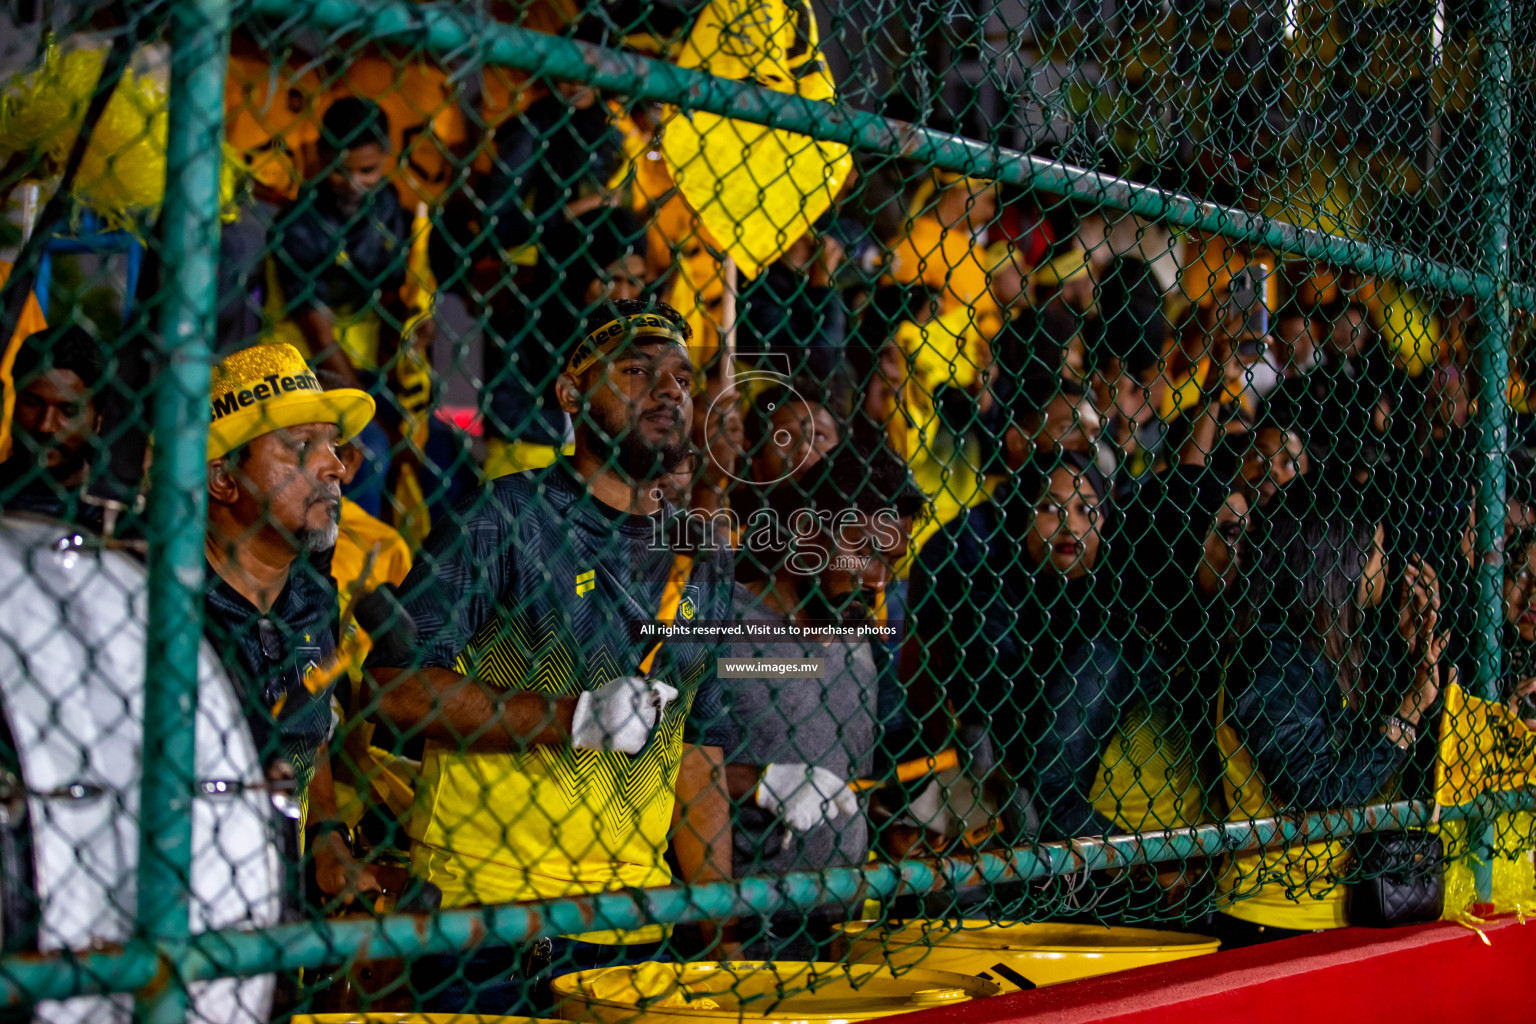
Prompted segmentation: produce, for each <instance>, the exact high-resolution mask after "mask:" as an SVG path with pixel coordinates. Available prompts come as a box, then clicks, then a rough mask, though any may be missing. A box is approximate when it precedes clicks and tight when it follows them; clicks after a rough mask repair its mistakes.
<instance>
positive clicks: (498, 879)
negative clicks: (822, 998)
mask: <svg viewBox="0 0 1536 1024" xmlns="http://www.w3.org/2000/svg"><path fill="white" fill-rule="evenodd" d="M689 335H690V331H689V328H688V326H687V323H686V321H684V319H683V318H682V316H681V315H680V314H678V312H677V311H676V310H674V309H672V307H670V306H667V305H665V304H663V303H646V302H642V301H640V300H634V299H621V300H616V301H614V302H611V303H607V304H605V305H604V306H603V307H601V308H600V309H599V310H598V311H596V312H595V313H593V315H592V316H590V317H588V319H587V322H586V325H585V333H584V335H583V336H582V337H581V339H580V340H579V341H578V342H577V343H576V344H575V345H574V347H573V349H572V351H571V352H570V354H569V355H568V356H567V357H566V361H565V370H564V372H563V373H562V374H561V375H560V377H559V379H558V381H557V383H556V393H557V394H558V396H559V400H560V405H561V408H562V409H564V410H565V411H566V412H567V413H569V414H570V416H571V418H572V420H573V422H574V424H575V446H574V453H573V455H572V456H570V458H569V459H561V460H559V461H557V462H556V463H555V465H554V466H553V467H551V468H549V469H548V470H545V471H541V472H526V473H515V474H510V475H507V476H503V477H499V478H497V479H496V480H493V481H491V483H490V484H488V485H487V486H486V487H485V489H484V490H482V491H481V492H480V493H479V494H477V495H475V496H474V497H473V498H472V499H470V500H468V501H466V502H461V503H460V505H459V506H458V507H457V508H456V509H455V511H454V513H453V514H452V515H450V516H448V517H446V518H445V519H444V520H442V521H441V522H439V523H438V524H437V525H436V526H435V527H434V528H433V530H432V534H431V536H430V537H428V539H427V542H426V545H425V546H424V547H423V549H422V550H421V552H420V553H419V554H418V556H417V559H416V563H415V566H414V567H413V568H412V570H411V573H410V575H409V576H408V577H407V578H406V580H405V583H404V584H403V585H402V586H401V588H400V592H401V599H402V602H403V603H404V605H405V607H406V609H407V611H409V612H410V614H411V617H412V619H413V620H414V621H415V623H416V626H417V639H416V640H415V641H414V642H411V643H408V642H405V641H404V640H403V639H401V640H395V641H393V642H387V643H385V644H382V645H381V646H379V647H377V648H375V650H374V652H373V656H372V657H371V658H370V659H369V663H368V669H369V673H370V676H371V678H372V681H373V683H374V686H375V688H376V694H375V700H376V702H377V706H378V708H379V717H380V718H382V719H383V720H384V723H385V725H384V727H383V728H381V730H380V732H379V733H378V734H376V735H377V736H378V739H377V740H376V742H380V745H384V746H387V745H388V744H387V743H384V742H383V737H384V734H385V733H386V732H387V731H388V728H389V727H390V726H393V727H394V729H396V730H398V732H399V733H400V735H402V736H407V735H410V736H422V737H424V739H425V741H426V748H425V752H424V755H423V757H422V766H421V781H420V782H419V783H418V784H417V787H416V806H415V810H414V812H413V814H412V816H411V820H410V825H409V831H410V835H411V838H412V840H413V851H412V872H413V874H414V875H416V876H417V877H419V878H424V879H426V880H427V881H430V882H432V883H433V884H435V885H436V886H437V887H438V888H439V889H441V890H442V894H443V905H444V906H445V907H455V906H466V905H471V904H497V903H509V902H515V901H519V900H531V899H539V898H548V897H559V896H572V895H577V894H583V893H595V892H604V891H613V890H616V889H624V888H630V887H644V886H657V885H666V884H668V883H669V882H670V881H671V877H672V876H671V872H670V871H669V870H668V868H667V866H666V863H665V861H664V860H663V854H664V852H665V850H666V847H667V840H668V832H669V830H670V829H671V826H672V820H673V810H674V806H675V805H678V804H680V805H681V807H682V812H683V820H682V824H681V825H680V826H679V829H678V835H679V838H680V839H681V837H682V836H683V835H685V834H691V833H693V834H697V835H700V836H714V835H717V834H718V833H717V832H716V831H714V830H713V829H714V827H716V826H718V824H719V822H720V821H721V819H722V818H723V817H724V815H723V814H721V815H720V818H712V819H710V820H711V821H712V822H714V823H715V824H714V825H712V826H709V827H708V828H706V827H705V826H701V825H698V824H697V821H698V820H699V819H697V818H694V819H690V817H689V816H690V815H694V814H698V813H702V812H703V808H702V807H701V805H700V804H699V803H695V802H694V801H693V797H694V796H695V795H696V794H694V793H691V792H689V791H688V788H687V787H689V786H691V785H692V784H693V780H696V779H698V778H700V776H699V774H698V773H697V772H696V771H695V770H694V768H693V767H692V766H694V765H696V763H697V762H698V760H699V759H706V760H709V761H711V763H712V764H713V765H715V766H716V767H718V766H719V764H720V754H719V750H718V749H716V748H702V747H701V745H700V743H699V741H700V739H701V737H702V731H701V729H700V728H698V727H696V723H699V724H700V725H702V724H705V719H706V718H707V716H709V715H712V714H717V713H718V710H717V709H718V707H719V696H718V694H719V689H718V687H719V681H718V680H717V679H716V677H715V655H716V650H715V648H714V646H713V645H711V644H707V643H702V642H695V641H692V640H675V641H673V640H669V641H668V642H667V643H666V644H665V645H664V646H662V647H661V649H660V651H659V653H656V654H655V656H654V657H655V660H654V662H652V661H650V659H649V658H648V653H649V652H650V648H651V646H652V645H653V643H654V641H653V640H651V639H647V638H646V637H644V636H639V635H635V633H633V632H632V628H633V627H634V626H635V625H637V624H640V623H645V622H650V621H652V620H655V619H657V618H661V617H667V618H673V617H674V616H673V615H672V614H671V613H669V612H668V611H664V610H663V602H664V599H665V598H666V596H667V595H668V593H669V591H671V592H673V593H676V592H677V590H678V589H679V588H680V594H678V595H677V596H678V598H679V599H678V600H677V601H676V602H675V603H674V606H675V608H676V612H675V620H676V621H677V622H679V623H682V622H687V621H705V620H714V621H721V620H728V619H730V617H731V592H732V566H731V555H730V550H729V548H728V547H727V546H726V545H724V544H719V545H715V546H713V548H712V549H709V550H701V551H699V552H698V554H697V557H694V558H692V559H691V560H690V559H688V558H686V557H679V556H678V555H677V553H676V552H675V551H674V550H673V541H674V536H673V528H674V527H675V526H676V524H677V521H676V520H674V519H672V514H673V512H674V511H675V510H674V509H673V508H672V507H671V506H669V505H667V504H666V503H665V502H664V501H663V500H662V497H661V490H660V487H659V479H660V477H662V475H663V474H664V473H666V472H668V471H670V470H671V469H673V468H675V467H676V466H677V465H679V464H680V463H681V461H682V460H683V459H685V458H686V457H687V456H688V455H689V446H688V438H689V433H690V430H691V427H692V422H693V399H692V394H691V391H692V386H693V377H694V368H693V366H692V364H691V363H690V361H689V356H688V348H687V341H688V338H689ZM674 573H675V574H676V578H675V579H672V576H673V574H674ZM642 665H644V666H645V668H642ZM646 668H648V669H649V671H646ZM685 757H686V758H688V759H689V760H690V769H689V770H688V771H687V772H686V773H684V776H683V781H681V782H680V781H679V766H680V764H681V762H682V761H683V760H684V758H685ZM703 777H704V778H708V777H709V772H708V771H707V770H706V771H705V772H704V773H703ZM705 788H707V787H705ZM705 795H706V796H715V798H716V800H718V801H723V799H724V798H723V796H722V795H719V794H718V792H717V791H714V790H710V791H709V792H708V793H706V794H705ZM707 803H708V807H709V808H710V810H709V813H711V814H720V809H721V807H722V806H723V805H722V804H721V803H719V802H707ZM679 860H680V864H681V865H682V866H683V867H684V869H685V872H689V873H691V871H690V869H689V864H688V863H687V862H686V861H685V858H684V854H683V852H682V850H681V847H680V849H679ZM664 935H665V933H664V931H663V929H662V927H661V926H659V925H654V924H652V925H649V926H645V927H640V928H638V929H636V928H630V929H628V930H625V929H621V928H618V927H616V923H613V922H606V921H602V920H597V921H593V922H592V923H591V930H590V931H586V932H583V933H581V934H579V935H574V936H549V937H545V938H542V939H540V940H539V941H537V942H535V943H533V944H531V945H529V946H526V947H523V948H521V949H506V948H498V949H486V950H483V951H480V952H477V953H472V954H471V955H469V956H468V957H467V958H463V957H455V956H442V957H425V958H422V959H420V960H418V961H417V962H416V963H415V964H414V965H413V970H412V979H413V983H414V984H415V987H416V989H417V1003H416V1005H417V1006H418V1007H419V1008H420V1009H422V1010H425V1011H429V1012H476V1013H483V1014H514V1013H515V1014H529V1015H533V1016H552V1013H551V1012H550V1011H551V1009H552V1007H550V1006H548V1005H547V1003H546V1001H547V998H548V996H547V985H546V982H547V979H548V977H549V976H550V974H551V973H560V972H565V971H571V970H578V969H582V968H589V967H597V966H603V965H607V964H613V963H618V962H622V961H635V960H648V959H653V958H654V957H655V956H656V955H657V954H658V953H659V952H660V946H659V941H660V940H661V939H662V938H664Z"/></svg>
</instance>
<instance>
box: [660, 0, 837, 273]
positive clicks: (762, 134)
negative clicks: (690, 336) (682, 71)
mask: <svg viewBox="0 0 1536 1024" xmlns="http://www.w3.org/2000/svg"><path fill="white" fill-rule="evenodd" d="M677 63H678V65H679V66H680V67H685V68H695V69H697V70H700V71H707V72H709V73H710V74H712V75H718V76H720V77H722V78H730V79H734V80H736V81H738V82H755V83H757V84H759V85H765V86H767V87H768V88H770V89H773V90H776V91H778V92H782V93H789V94H792V95H796V96H802V97H804V98H806V99H809V100H817V101H823V102H824V101H828V100H831V99H833V98H834V97H835V96H836V92H837V90H836V87H835V86H834V84H833V81H832V76H831V74H830V73H829V72H828V70H827V66H826V62H825V61H824V60H823V59H822V56H821V40H820V36H819V34H818V32H817V28H816V15H815V13H814V12H813V11H812V9H811V6H810V4H808V3H804V2H802V0H712V2H711V3H710V4H709V5H708V6H707V7H705V8H704V10H703V11H702V12H700V14H699V17H698V19H697V20H696V21H695V22H694V27H693V31H692V32H691V33H690V34H689V36H688V39H687V41H686V42H685V43H684V44H683V47H682V50H681V52H679V54H678V56H677ZM661 151H662V155H663V156H664V157H665V159H666V163H667V169H668V170H669V171H671V173H672V178H673V180H674V181H675V182H676V183H677V187H678V191H680V192H681V193H682V195H683V197H684V198H685V199H686V200H687V201H688V205H689V206H690V207H692V208H693V210H694V211H695V212H696V213H697V214H698V215H699V219H700V220H702V221H703V222H704V226H705V227H706V228H708V229H709V233H710V235H711V236H713V237H714V238H715V239H718V240H719V243H720V245H721V246H722V247H723V248H724V249H725V251H726V252H728V253H730V255H731V256H732V257H734V258H735V260H736V265H737V267H738V268H740V270H741V273H742V274H744V275H746V276H747V277H756V276H757V274H758V273H759V272H760V271H761V270H762V268H763V267H764V266H766V265H767V264H769V263H772V262H773V261H774V260H776V259H778V258H779V256H781V255H782V254H783V253H784V251H785V250H786V249H788V248H789V247H790V246H791V245H792V244H794V242H795V241H796V239H798V238H799V237H800V236H801V235H803V234H805V232H806V230H807V229H808V228H809V227H810V226H811V225H812V224H813V223H815V221H816V219H817V218H818V217H820V216H821V215H822V214H823V213H824V212H826V210H827V208H828V207H829V206H831V205H832V200H833V199H834V198H835V197H836V195H837V193H838V190H839V189H841V188H842V187H843V183H844V182H845V181H847V180H848V174H849V171H850V170H851V169H852V167H853V158H852V157H850V156H849V155H848V147H846V146H843V145H840V144H838V143H835V142H818V141H817V140H815V139H812V138H810V137H809V136H806V135H798V134H796V133H794V132H787V131H780V130H778V129H774V128H765V127H763V126H761V125H755V124H749V123H747V122H745V121H735V120H732V119H730V118H724V117H719V116H717V115H715V114H707V113H704V112H702V111H677V110H674V111H673V113H672V116H671V117H670V118H669V119H668V121H667V124H666V129H665V131H664V132H663V133H662V137H661Z"/></svg>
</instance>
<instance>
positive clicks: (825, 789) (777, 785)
mask: <svg viewBox="0 0 1536 1024" xmlns="http://www.w3.org/2000/svg"><path fill="white" fill-rule="evenodd" d="M757 806H759V807H761V808H762V809H763V810H765V811H771V812H772V813H774V814H779V815H782V816H783V818H784V820H785V821H786V822H787V823H788V824H789V827H790V828H792V829H794V830H795V831H796V832H804V831H806V830H808V829H811V828H814V827H815V826H817V825H821V824H823V823H826V824H830V823H832V822H834V821H836V820H837V819H838V818H839V817H843V818H853V817H855V816H857V815H858V813H859V798H858V797H857V796H856V795H855V794H854V792H853V790H851V789H849V788H848V783H847V782H845V781H843V780H842V779H840V778H838V777H837V775H836V773H834V772H829V771H827V769H825V768H817V767H815V766H813V765H808V764H771V765H769V766H768V767H766V768H764V769H763V778H762V781H761V782H759V783H758V785H757Z"/></svg>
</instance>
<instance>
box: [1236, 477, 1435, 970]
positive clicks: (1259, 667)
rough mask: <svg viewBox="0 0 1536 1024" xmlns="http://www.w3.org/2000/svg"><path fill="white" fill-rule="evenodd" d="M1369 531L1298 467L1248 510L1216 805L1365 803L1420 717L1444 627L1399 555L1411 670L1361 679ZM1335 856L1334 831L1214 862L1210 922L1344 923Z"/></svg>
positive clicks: (1373, 540) (1377, 540)
mask: <svg viewBox="0 0 1536 1024" xmlns="http://www.w3.org/2000/svg"><path fill="white" fill-rule="evenodd" d="M1384 533H1385V529H1384V527H1383V525H1382V512H1381V510H1379V509H1377V508H1375V507H1373V506H1372V505H1371V504H1370V503H1368V502H1367V501H1365V500H1362V498H1361V497H1360V496H1359V494H1358V492H1357V491H1356V490H1354V489H1352V488H1350V487H1348V486H1341V487H1326V486H1324V487H1318V486H1309V485H1307V484H1306V483H1304V482H1301V481H1298V482H1297V483H1296V484H1293V485H1292V486H1291V487H1290V488H1288V489H1287V490H1286V492H1285V493H1284V495H1283V496H1282V497H1281V498H1280V500H1279V501H1277V502H1276V503H1275V505H1274V506H1272V507H1271V508H1269V509H1266V510H1265V511H1264V512H1263V514H1262V515H1261V517H1260V519H1259V520H1258V521H1257V522H1256V523H1255V525H1254V528H1253V532H1252V533H1251V535H1250V540H1251V543H1252V550H1251V552H1250V553H1249V555H1248V557H1247V558H1246V559H1245V570H1246V571H1245V575H1246V577H1247V579H1246V584H1247V594H1246V595H1245V600H1244V607H1243V608H1242V609H1241V611H1240V615H1239V623H1240V629H1241V630H1242V635H1241V639H1240V642H1239V644H1238V646H1237V649H1236V651H1235V653H1234V656H1233V659H1232V661H1231V663H1230V665H1229V666H1228V670H1227V672H1226V675H1225V679H1224V684H1223V689H1222V692H1221V693H1220V695H1219V696H1218V699H1217V742H1218V745H1219V746H1220V748H1221V753H1222V758H1223V772H1224V778H1223V784H1224V789H1225V791H1226V797H1227V804H1228V816H1229V818H1230V819H1231V820H1234V821H1243V820H1248V819H1252V818H1263V817H1269V816H1271V815H1274V814H1276V813H1279V812H1281V811H1294V812H1302V811H1318V810H1326V809H1330V808H1337V807H1349V806H1355V805H1359V804H1364V803H1368V802H1370V801H1372V800H1374V799H1377V798H1379V797H1381V796H1382V795H1383V793H1384V792H1385V791H1386V790H1387V789H1388V788H1389V787H1390V786H1391V784H1392V783H1393V781H1394V778H1395V777H1396V775H1397V774H1398V771H1399V769H1401V768H1402V767H1403V765H1404V764H1405V762H1406V761H1407V760H1408V757H1409V752H1410V751H1411V750H1412V749H1413V747H1414V744H1415V743H1416V741H1418V740H1419V739H1420V738H1421V737H1423V736H1424V735H1425V734H1426V733H1428V732H1429V728H1428V725H1427V724H1426V722H1425V717H1424V716H1425V714H1426V712H1427V711H1428V709H1429V706H1430V705H1431V704H1432V703H1433V702H1434V700H1435V698H1436V696H1437V694H1438V693H1439V690H1440V685H1441V679H1440V664H1439V663H1440V656H1441V654H1442V653H1443V651H1444V649H1445V644H1446V634H1445V633H1444V632H1443V631H1442V629H1441V621H1440V592H1439V583H1438V580H1437V578H1436V574H1435V571H1434V569H1433V568H1432V567H1431V566H1430V565H1428V564H1427V563H1425V562H1423V561H1421V560H1418V559H1413V560H1410V561H1409V563H1408V564H1407V566H1406V568H1405V569H1404V571H1403V583H1402V593H1401V597H1400V600H1399V605H1398V611H1399V615H1398V629H1399V632H1400V639H1401V641H1402V643H1403V644H1404V646H1405V647H1406V650H1407V652H1408V655H1409V658H1410V661H1411V665H1412V671H1411V680H1410V681H1409V683H1408V684H1407V686H1406V687H1404V688H1402V689H1401V690H1400V691H1399V692H1398V693H1396V694H1393V695H1392V696H1390V697H1382V696H1379V695H1380V694H1382V693H1383V692H1384V691H1385V690H1386V689H1387V687H1386V686H1385V685H1380V684H1378V685H1372V684H1373V681H1374V677H1375V676H1376V675H1377V674H1378V673H1379V672H1381V659H1380V658H1379V657H1373V656H1372V654H1373V652H1372V651H1371V650H1370V647H1371V645H1370V644H1369V643H1368V642H1367V640H1366V636H1367V630H1366V629H1365V626H1364V622H1365V620H1366V618H1367V614H1366V613H1367V612H1369V611H1370V610H1371V609H1374V608H1376V607H1378V606H1379V605H1380V604H1381V603H1382V602H1383V601H1384V600H1385V599H1386V597H1387V593H1388V590H1389V589H1390V587H1389V583H1388V578H1387V574H1386V556H1385V553H1384V547H1383V543H1384ZM1376 653H1377V654H1378V655H1379V653H1380V652H1376ZM1347 866H1348V855H1347V853H1346V848H1345V846H1344V844H1342V843H1338V842H1317V843H1308V844H1304V845H1298V846H1292V847H1288V848H1284V849H1275V850H1269V851H1265V852H1263V853H1252V854H1240V855H1237V856H1235V857H1233V858H1232V860H1231V861H1230V862H1229V863H1228V864H1227V865H1226V866H1225V867H1224V869H1223V870H1222V872H1221V873H1220V876H1219V877H1218V880H1217V888H1218V896H1217V906H1218V908H1219V913H1217V914H1215V915H1214V919H1213V922H1212V925H1211V931H1212V932H1213V933H1214V934H1216V935H1217V936H1218V937H1219V938H1221V939H1222V940H1223V942H1224V943H1225V944H1226V945H1227V946H1229V947H1231V946H1240V945H1248V944H1252V943H1254V942H1264V941H1268V940H1270V939H1275V938H1283V937H1286V936H1288V935H1292V934H1297V933H1299V932H1304V931H1314V930H1322V929H1327V928H1340V927H1343V926H1345V925H1346V924H1348V923H1349V922H1348V918H1347V913H1346V891H1345V887H1344V886H1343V885H1342V884H1341V879H1342V878H1343V876H1344V874H1345V869H1346V868H1347Z"/></svg>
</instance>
